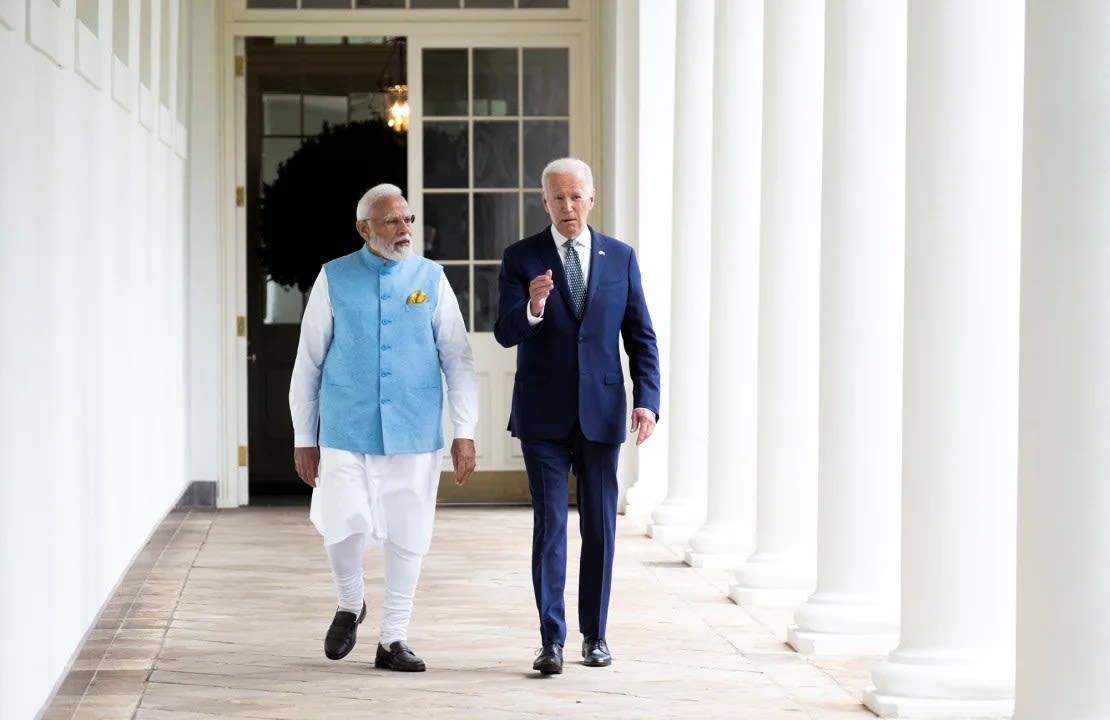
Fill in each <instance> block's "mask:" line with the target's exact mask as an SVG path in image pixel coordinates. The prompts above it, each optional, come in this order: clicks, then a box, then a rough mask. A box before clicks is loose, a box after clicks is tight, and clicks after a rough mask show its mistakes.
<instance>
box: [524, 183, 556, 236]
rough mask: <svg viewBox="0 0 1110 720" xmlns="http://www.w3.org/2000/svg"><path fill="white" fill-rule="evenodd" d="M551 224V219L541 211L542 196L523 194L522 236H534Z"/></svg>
mask: <svg viewBox="0 0 1110 720" xmlns="http://www.w3.org/2000/svg"><path fill="white" fill-rule="evenodd" d="M550 224H551V217H550V216H549V215H548V214H547V211H546V210H544V209H543V195H541V194H540V193H538V192H528V193H524V235H535V234H536V233H538V232H539V231H540V230H543V229H544V228H545V227H547V226H548V225H550Z"/></svg>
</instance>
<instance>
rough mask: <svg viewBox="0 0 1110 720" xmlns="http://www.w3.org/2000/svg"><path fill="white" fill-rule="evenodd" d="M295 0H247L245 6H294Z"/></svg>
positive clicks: (295, 5)
mask: <svg viewBox="0 0 1110 720" xmlns="http://www.w3.org/2000/svg"><path fill="white" fill-rule="evenodd" d="M295 7H297V0H247V8H248V9H251V8H259V9H261V8H295Z"/></svg>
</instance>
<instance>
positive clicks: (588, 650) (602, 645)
mask: <svg viewBox="0 0 1110 720" xmlns="http://www.w3.org/2000/svg"><path fill="white" fill-rule="evenodd" d="M611 662H613V658H612V656H610V655H609V644H608V643H606V642H605V638H592V637H588V638H586V639H585V640H583V641H582V664H583V665H586V666H588V667H606V666H607V665H609V664H610V663H611Z"/></svg>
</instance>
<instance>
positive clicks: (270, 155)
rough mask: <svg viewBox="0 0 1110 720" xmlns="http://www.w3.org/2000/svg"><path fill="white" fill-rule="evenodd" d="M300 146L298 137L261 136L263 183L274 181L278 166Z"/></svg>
mask: <svg viewBox="0 0 1110 720" xmlns="http://www.w3.org/2000/svg"><path fill="white" fill-rule="evenodd" d="M300 146H301V139H300V138H263V139H262V173H261V179H262V184H263V185H268V184H271V183H273V182H274V180H275V179H276V178H277V173H278V166H279V165H281V163H283V162H285V161H286V160H288V159H289V157H290V156H291V155H292V154H293V153H295V152H297V148H299V147H300Z"/></svg>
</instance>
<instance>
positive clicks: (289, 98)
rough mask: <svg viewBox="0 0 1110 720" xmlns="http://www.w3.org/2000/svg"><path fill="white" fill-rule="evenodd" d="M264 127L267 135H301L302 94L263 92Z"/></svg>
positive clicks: (263, 130)
mask: <svg viewBox="0 0 1110 720" xmlns="http://www.w3.org/2000/svg"><path fill="white" fill-rule="evenodd" d="M262 128H263V129H262V132H263V133H265V134H266V135H300V134H301V96H300V95H290V94H288V93H263V94H262Z"/></svg>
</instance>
